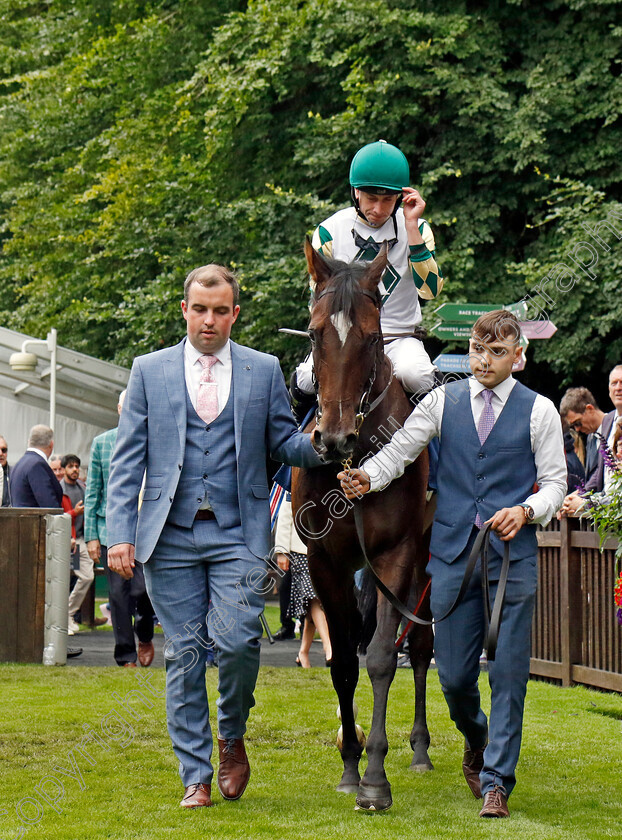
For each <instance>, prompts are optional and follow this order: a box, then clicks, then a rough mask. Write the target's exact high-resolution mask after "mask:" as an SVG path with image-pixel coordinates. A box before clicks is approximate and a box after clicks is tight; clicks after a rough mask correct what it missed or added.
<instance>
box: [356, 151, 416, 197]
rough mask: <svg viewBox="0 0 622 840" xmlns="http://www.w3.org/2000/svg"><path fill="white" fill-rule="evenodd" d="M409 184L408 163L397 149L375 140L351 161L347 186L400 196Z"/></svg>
mask: <svg viewBox="0 0 622 840" xmlns="http://www.w3.org/2000/svg"><path fill="white" fill-rule="evenodd" d="M409 183H410V170H409V168H408V161H407V160H406V158H405V156H404V154H403V152H401V151H400V150H399V149H398V148H397V146H392V145H391V144H390V143H387V142H386V140H378V141H376V142H375V143H368V144H367V146H363V148H362V149H359V150H358V152H357V153H356V154H355V155H354V157H353V158H352V163H351V165H350V186H351V187H352V189H353V190H354V189H360V190H369V191H373V192H374V193H378V194H380V195H390V194H391V193H401V192H402V189H403V188H404V187H407V186H408V185H409Z"/></svg>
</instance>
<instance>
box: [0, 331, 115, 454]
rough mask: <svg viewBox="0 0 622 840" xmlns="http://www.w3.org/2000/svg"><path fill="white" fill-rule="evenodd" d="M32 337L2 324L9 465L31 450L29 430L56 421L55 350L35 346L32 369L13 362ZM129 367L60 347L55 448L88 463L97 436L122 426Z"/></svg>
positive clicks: (1, 394)
mask: <svg viewBox="0 0 622 840" xmlns="http://www.w3.org/2000/svg"><path fill="white" fill-rule="evenodd" d="M28 340H32V337H31V336H28V335H23V334H22V333H18V332H14V331H13V330H7V329H5V328H4V327H0V435H2V436H3V437H4V438H6V441H7V443H8V447H9V463H11V464H14V463H15V462H16V461H17V459H18V458H20V457H21V455H22V454H23V453H24V452H25V450H26V447H27V445H28V444H27V441H28V432H29V431H30V429H31V428H32V426H34V425H36V424H37V423H45V424H46V425H47V424H49V419H50V414H49V412H50V371H51V366H50V353H49V351H48V350H47V348H46V347H45V345H44V344H41V345H39V344H31V345H29V346H28V352H32V353H34V354H35V355H36V356H37V357H38V362H37V367H36V370H35V371H33V372H32V373H25V372H23V371H14V370H12V368H11V366H10V365H9V359H10V357H11V355H12V354H13V353H16V352H20V351H21V349H22V344H23V342H24V341H28ZM129 375H130V372H129V370H127V368H123V367H120V366H119V365H113V364H111V363H110V362H102V361H101V360H100V359H96V358H94V357H93V356H87V355H85V354H84V353H77V352H76V351H75V350H68V349H67V348H65V347H60V346H59V347H58V349H57V366H56V424H55V425H56V428H55V429H54V433H55V434H54V448H55V450H56V452H58V453H59V454H61V455H63V454H67V453H69V452H71V453H73V454H76V455H78V456H79V457H80V458H81V460H82V463H83V464H84V465H86V464H87V463H88V459H89V453H90V449H91V442H92V440H93V438H94V437H95V435H98V434H100V433H101V432H103V431H105V430H106V429H110V428H112V427H113V426H116V425H117V420H118V416H117V402H118V398H119V394H120V393H121V391H122V390H123V389H124V388H125V386H126V385H127V380H128V378H129Z"/></svg>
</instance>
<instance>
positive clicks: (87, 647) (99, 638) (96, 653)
mask: <svg viewBox="0 0 622 840" xmlns="http://www.w3.org/2000/svg"><path fill="white" fill-rule="evenodd" d="M153 643H154V647H155V657H154V660H153V665H152V666H151V667H152V668H163V667H164V654H163V653H162V648H163V647H164V635H163V634H162V633H156V634H155V635H154V637H153ZM68 645H69V647H81V648H82V650H83V652H82V655H81V656H75V657H72V658H71V659H68V660H67V665H69V666H71V667H73V666H78V665H80V666H83V665H90V666H104V665H114V664H115V661H114V656H113V650H114V636H113V635H112V633H111V632H110V631H109V630H85V631H83V632H81V633H77V634H76V635H75V636H70V637H69V639H68ZM299 647H300V641H299V640H298V639H292V640H288V641H285V642H275V643H274V644H273V645H271V644H269V642H268V640H267V639H265V638H264V639H262V640H261V664H262V665H271V666H273V667H277V668H295V667H296V655H297V653H298V648H299ZM310 657H311V665H312V666H314V667H315V666H317V667H325V666H324V652H323V650H322V645H321V643H320V642H314V643H313V645H312V647H311V654H310Z"/></svg>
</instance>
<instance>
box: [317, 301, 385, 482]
mask: <svg viewBox="0 0 622 840" xmlns="http://www.w3.org/2000/svg"><path fill="white" fill-rule="evenodd" d="M336 291H337V290H336V289H335V288H334V287H331V288H329V289H324V290H323V291H322V292H320V294H319V295H318V296H317V297H316V298H315V302H316V303H318V302H319V301H320V300H321V299H322V298H323V297H325V296H326V295H330V294H333V293H334V292H336ZM356 291H357V292H358V293H359V294H361V295H365V296H366V297H368V298H369V299H370V300H372V301H373V303H374V306H375V307H376V309H377V310H378V311H379V312H380V309H381V308H382V303H381V301H380V299H379V297H378V295H377V294H374V293H373V292H370V291H368V290H367V289H361V288H358V289H357V290H356ZM377 371H378V354H377V353H376V355H375V356H374V366H373V368H372V370H371V374H370V375H369V378H368V380H367V384H366V385H365V388H364V390H363V393H362V395H361V399H360V401H359V406H358V411H357V412H356V417H355V421H354V434H355V435H356V437H358V436H359V433H360V431H361V427H362V426H363V423H364V422H365V419H366V418H367V417H368V416H369V415H370V414H371V413H372V411H373V410H374V409H375V408H377V407H378V406H379V405H380V403H381V402H382V401H383V399H384V398H385V396H386V395H387V392H388V390H389V388H390V387H391V384H392V382H393V371H391V376H390V377H389V381H388V383H387V385H386V387H385V388H384V389H383V390H382V392H381V393H380V395H379V396H377V397H376V399H375V400H374V401H373V402H372V403H371V404H370V402H369V396H370V394H371V390H372V388H373V387H374V383H375V381H376V375H377ZM313 384H314V386H315V393H316V396H317V409H316V412H315V422H316V425H319V422H320V420H321V419H322V409H321V408H320V389H319V385H318V382H317V378H316V376H315V371H314V373H313ZM341 463H342V465H343V468H344V469H345V470H349V469H350V468H351V466H352V458H346V459H345V460H344V461H342V462H341Z"/></svg>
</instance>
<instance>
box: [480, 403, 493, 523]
mask: <svg viewBox="0 0 622 840" xmlns="http://www.w3.org/2000/svg"><path fill="white" fill-rule="evenodd" d="M493 393H494V391H491V390H490V388H484V390H483V391H482V397H483V399H484V410H483V411H482V414H481V416H480V418H479V423H478V424H477V435H478V437H479V442H480V443H481V445H482V446H483V445H484V444H485V443H486V439H487V437H488V435H489V434H490V433H491V432H492V427H493V426H494V425H495V413H494V411H493V410H492V396H493ZM483 524H484V522H483V520H482V517H481V516H480V515H479V512H478V514H477V516H476V517H475V525H476V526H477V527H478V528H481V527H482V525H483Z"/></svg>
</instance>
